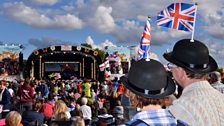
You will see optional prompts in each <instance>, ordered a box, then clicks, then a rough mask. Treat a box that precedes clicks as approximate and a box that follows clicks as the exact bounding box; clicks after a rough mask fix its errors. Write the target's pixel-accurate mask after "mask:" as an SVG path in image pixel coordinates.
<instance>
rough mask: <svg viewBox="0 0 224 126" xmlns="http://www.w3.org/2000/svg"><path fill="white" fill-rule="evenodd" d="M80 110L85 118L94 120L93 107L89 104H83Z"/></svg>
mask: <svg viewBox="0 0 224 126" xmlns="http://www.w3.org/2000/svg"><path fill="white" fill-rule="evenodd" d="M80 110H81V111H82V114H83V118H84V119H90V120H92V110H91V108H90V107H89V106H88V105H82V106H81V107H80Z"/></svg>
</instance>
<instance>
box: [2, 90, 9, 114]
mask: <svg viewBox="0 0 224 126" xmlns="http://www.w3.org/2000/svg"><path fill="white" fill-rule="evenodd" d="M10 100H11V95H10V93H9V91H8V89H5V90H4V92H3V94H2V101H0V104H1V105H3V110H10V109H11V102H10Z"/></svg>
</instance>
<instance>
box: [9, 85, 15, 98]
mask: <svg viewBox="0 0 224 126" xmlns="http://www.w3.org/2000/svg"><path fill="white" fill-rule="evenodd" d="M12 85H13V83H12V82H11V83H9V85H8V87H7V89H8V91H9V93H10V95H11V98H13V97H14V90H13V86H12Z"/></svg>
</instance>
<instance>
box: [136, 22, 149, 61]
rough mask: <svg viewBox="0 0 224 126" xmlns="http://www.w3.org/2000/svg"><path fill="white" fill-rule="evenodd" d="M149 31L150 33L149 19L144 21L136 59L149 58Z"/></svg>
mask: <svg viewBox="0 0 224 126" xmlns="http://www.w3.org/2000/svg"><path fill="white" fill-rule="evenodd" d="M150 31H151V28H150V19H148V20H147V21H146V25H145V28H144V31H143V33H142V38H141V41H140V47H139V50H138V58H139V59H141V58H144V59H146V58H149V55H150V38H151V36H150Z"/></svg>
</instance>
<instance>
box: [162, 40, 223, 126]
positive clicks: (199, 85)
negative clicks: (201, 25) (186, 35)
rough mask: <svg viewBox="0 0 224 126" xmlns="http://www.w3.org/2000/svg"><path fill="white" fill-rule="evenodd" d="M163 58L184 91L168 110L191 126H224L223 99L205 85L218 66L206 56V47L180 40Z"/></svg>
mask: <svg viewBox="0 0 224 126" xmlns="http://www.w3.org/2000/svg"><path fill="white" fill-rule="evenodd" d="M163 56H164V58H165V59H166V60H167V61H169V62H170V63H168V64H167V66H168V68H169V69H170V70H171V72H172V75H173V77H174V79H175V81H176V83H177V84H179V85H180V86H181V87H182V88H183V92H182V94H181V96H180V97H179V98H178V99H177V100H175V101H174V102H173V105H171V106H170V107H169V108H168V109H169V110H170V111H171V113H172V114H173V115H174V116H175V117H177V118H179V119H181V120H183V121H185V122H186V123H188V124H189V125H192V126H223V125H224V99H223V97H224V95H223V94H221V93H220V92H218V91H217V90H216V89H214V88H213V87H212V86H211V85H210V84H209V82H208V81H207V77H208V73H210V72H213V71H215V70H216V69H217V68H218V66H217V63H216V61H215V60H214V59H213V58H212V57H211V56H210V55H209V50H208V48H207V47H206V45H205V44H204V43H202V42H200V41H198V40H194V42H192V41H191V40H190V39H182V40H179V41H178V42H176V44H175V45H174V47H173V51H171V52H166V53H164V55H163Z"/></svg>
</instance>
